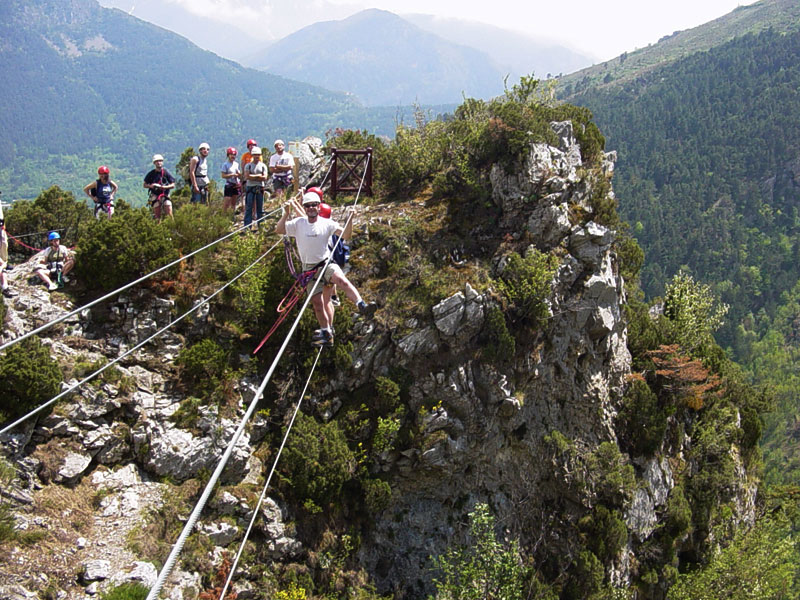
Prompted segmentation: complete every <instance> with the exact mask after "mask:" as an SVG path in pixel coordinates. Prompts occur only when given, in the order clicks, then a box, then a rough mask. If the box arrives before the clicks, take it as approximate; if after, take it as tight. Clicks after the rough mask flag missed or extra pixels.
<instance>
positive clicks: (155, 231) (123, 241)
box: [75, 208, 178, 290]
mask: <svg viewBox="0 0 800 600" xmlns="http://www.w3.org/2000/svg"><path fill="white" fill-rule="evenodd" d="M177 256H178V254H177V252H176V251H175V249H174V248H173V247H172V242H171V241H170V239H169V230H168V229H167V226H166V225H164V224H163V223H157V222H156V221H154V220H153V217H152V216H150V213H149V212H148V211H147V209H145V208H140V209H136V210H126V211H120V212H119V213H115V214H114V218H113V219H100V220H93V221H91V222H89V224H88V225H87V226H86V227H85V229H84V230H83V231H82V233H81V242H80V246H79V247H78V251H77V256H76V259H75V273H76V274H77V276H78V277H79V278H80V279H81V281H82V282H84V283H85V285H86V286H87V287H90V288H98V289H106V290H108V289H113V288H116V287H119V286H121V285H123V284H125V283H128V282H130V281H133V280H134V279H137V278H139V277H141V276H142V275H145V274H146V273H149V272H150V271H153V270H155V269H157V268H158V267H160V266H163V265H165V264H167V263H169V262H172V261H173V260H175V259H176V258H177Z"/></svg>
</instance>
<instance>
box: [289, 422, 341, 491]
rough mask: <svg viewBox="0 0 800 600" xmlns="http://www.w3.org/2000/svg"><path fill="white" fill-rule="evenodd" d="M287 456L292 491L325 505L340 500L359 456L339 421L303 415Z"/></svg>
mask: <svg viewBox="0 0 800 600" xmlns="http://www.w3.org/2000/svg"><path fill="white" fill-rule="evenodd" d="M284 457H285V460H284V461H282V473H283V474H284V477H285V479H286V480H287V481H288V482H289V485H288V491H289V493H290V494H291V495H293V496H294V497H295V498H296V499H297V500H300V501H302V500H303V499H308V500H311V501H312V502H314V503H316V504H317V505H318V506H321V507H325V506H327V505H329V504H330V503H332V502H336V501H337V500H338V499H339V498H340V495H341V491H342V486H343V485H344V484H345V483H346V482H347V481H350V480H351V479H352V478H353V475H354V474H355V469H356V460H355V456H354V455H353V452H352V451H351V450H350V448H349V447H348V446H347V440H346V439H345V437H344V433H343V432H342V430H341V429H340V428H339V425H338V424H337V423H336V421H331V422H329V423H325V424H321V423H318V422H317V421H316V420H315V419H314V418H313V417H308V416H306V415H304V414H302V413H301V414H299V415H298V418H297V421H296V422H295V424H294V429H293V431H292V435H291V436H290V437H289V440H288V442H287V444H286V449H285V450H284Z"/></svg>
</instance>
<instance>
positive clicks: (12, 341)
mask: <svg viewBox="0 0 800 600" xmlns="http://www.w3.org/2000/svg"><path fill="white" fill-rule="evenodd" d="M279 211H280V209H276V210H273V211H272V212H271V213H269V214H266V215H264V216H263V217H261V219H259V220H257V221H253V223H258V222H260V221H263V220H264V219H266V218H267V217H271V216H272V215H274V214H276V213H277V212H279ZM249 226H250V225H248V227H249ZM242 230H244V227H240V228H239V229H236V230H234V231H232V232H231V233H229V234H227V235H225V236H223V237H221V238H219V239H218V240H215V241H213V242H211V243H209V244H206V245H205V246H203V247H202V248H198V249H197V250H195V251H194V252H191V253H189V254H187V255H186V256H182V257H180V258H179V259H177V260H174V261H172V262H171V263H169V264H168V265H164V266H163V267H160V268H158V269H156V270H155V271H153V272H152V273H148V274H147V275H144V276H142V277H140V278H139V279H137V280H136V281H132V282H131V283H128V284H126V285H123V286H122V287H120V288H118V289H116V290H114V291H113V292H109V293H108V294H106V295H105V296H101V297H100V298H98V299H97V300H92V301H91V302H89V303H88V304H84V305H83V306H81V307H80V308H76V309H75V310H73V311H72V312H69V313H67V314H65V315H63V316H61V317H58V318H56V319H53V320H52V321H50V322H49V323H45V324H44V325H42V326H41V327H38V328H37V329H34V330H33V331H29V332H28V333H26V334H23V335H21V336H19V337H17V338H14V339H13V340H11V341H9V342H6V343H5V344H3V345H2V346H0V352H2V351H3V350H5V349H6V348H9V347H11V346H13V345H14V344H17V343H19V342H21V341H22V340H25V339H27V338H29V337H31V336H32V335H36V334H37V333H41V332H42V331H45V330H46V329H49V328H50V327H52V326H53V325H56V324H58V323H61V322H62V321H66V320H67V319H69V318H70V317H74V316H75V315H77V314H78V313H80V312H81V311H83V310H86V309H87V308H91V307H92V306H94V305H95V304H99V303H100V302H103V301H104V300H108V299H109V298H111V297H113V296H115V295H117V294H119V293H120V292H124V291H125V290H127V289H130V288H132V287H133V286H134V285H136V284H137V283H141V282H143V281H145V280H146V279H149V278H150V277H152V276H153V275H156V274H158V273H161V272H162V271H166V270H167V269H169V268H170V267H174V266H175V265H177V264H178V263H180V262H182V261H184V260H186V259H187V258H190V257H192V256H194V255H195V254H198V253H200V252H202V251H203V250H207V249H208V248H211V247H212V246H214V245H216V244H218V243H220V242H221V241H223V240H227V239H228V238H229V237H232V236H234V235H236V234H237V233H239V232H240V231H242Z"/></svg>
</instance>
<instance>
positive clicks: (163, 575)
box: [146, 170, 366, 600]
mask: <svg viewBox="0 0 800 600" xmlns="http://www.w3.org/2000/svg"><path fill="white" fill-rule="evenodd" d="M365 176H366V170H365ZM363 183H364V178H363V177H362V179H361V184H362V185H363ZM360 193H361V186H359V190H358V194H360ZM358 194H357V195H356V200H355V202H354V204H353V207H355V205H356V204H357V203H358ZM352 217H353V215H350V218H349V219H348V222H349V221H350V219H352ZM345 226H346V225H345ZM332 258H333V254H331V256H329V257H328V261H327V262H326V263H325V266H326V267H327V265H328V264H330V261H331V259H332ZM320 281H321V278H316V280H315V281H314V285H313V286H312V287H311V292H310V293H309V294H308V297H307V298H306V300H305V302H304V303H303V306H302V307H301V308H300V312H299V313H298V315H297V317H296V318H295V320H294V323H292V327H291V329H289V332H288V333H287V334H286V338H285V339H284V340H283V344H281V347H280V348H279V349H278V352H277V354H276V355H275V358H274V359H273V361H272V364H271V365H270V367H269V370H268V371H267V374H266V375H265V376H264V379H263V380H262V382H261V385H260V386H259V387H258V390H256V393H255V395H254V396H253V399H252V400H251V401H250V406H249V407H248V408H247V411H246V412H245V414H244V416H243V417H242V420H241V422H240V423H239V427H238V428H237V429H236V431H235V432H234V434H233V437H232V438H231V441H230V442H229V443H228V447H227V448H226V449H225V453H224V454H223V455H222V457H221V458H220V460H219V463H217V467H216V469H214V473H212V475H211V478H210V479H209V480H208V483H207V484H206V487H205V489H204V490H203V493H202V495H201V496H200V498H199V499H198V501H197V503H196V504H195V507H194V509H193V510H192V514H191V515H189V518H188V519H187V521H186V524H185V525H184V526H183V530H182V531H181V533H180V535H179V536H178V539H177V541H176V542H175V544H174V545H173V546H172V550H171V551H170V553H169V556H168V557H167V560H166V562H165V563H164V566H163V567H162V568H161V572H160V573H159V574H158V580H157V581H156V583H155V584H154V585H153V587H152V588H150V592H149V593H148V594H147V599H146V600H155V599H156V598H158V595H159V593H160V592H161V588H163V587H164V583H165V582H166V580H167V577H169V575H170V573H171V572H172V569H173V567H174V566H175V561H176V560H177V559H178V555H179V554H180V553H181V550H183V546H184V544H185V543H186V539H187V538H188V537H189V534H190V533H191V531H192V529H194V526H195V524H196V523H197V519H198V518H199V517H200V513H201V512H202V511H203V509H204V508H205V505H206V503H207V502H208V498H209V497H210V496H211V492H212V491H213V490H214V487H215V486H216V484H217V481H218V480H219V478H220V476H221V475H222V471H223V469H224V468H225V465H226V464H227V462H228V460H229V459H230V457H231V454H233V449H234V447H235V446H236V444H237V442H238V441H239V438H240V437H241V435H242V433H243V432H244V428H245V426H246V425H247V423H248V421H249V420H250V417H251V416H253V412H255V409H256V406H257V405H258V401H259V400H260V399H261V397H262V396H263V394H264V390H265V389H266V387H267V384H268V383H269V381H270V379H271V378H272V375H273V373H274V372H275V369H276V368H277V366H278V362H280V359H281V358H282V357H283V353H284V352H285V351H286V347H287V346H288V345H289V341H290V340H291V339H292V336H293V335H294V332H295V330H296V329H297V327H298V325H299V324H300V319H301V318H302V316H303V312H304V311H305V310H306V308H307V307H308V305H309V303H310V302H311V298H313V297H314V291H316V289H317V287H318V286H319V284H320Z"/></svg>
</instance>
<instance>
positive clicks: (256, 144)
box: [247, 138, 258, 148]
mask: <svg viewBox="0 0 800 600" xmlns="http://www.w3.org/2000/svg"><path fill="white" fill-rule="evenodd" d="M250 146H258V142H257V141H255V140H254V139H253V138H250V139H249V140H247V147H248V148H250Z"/></svg>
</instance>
